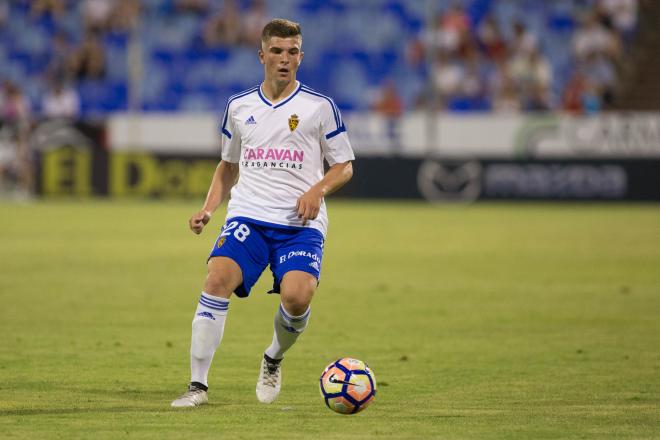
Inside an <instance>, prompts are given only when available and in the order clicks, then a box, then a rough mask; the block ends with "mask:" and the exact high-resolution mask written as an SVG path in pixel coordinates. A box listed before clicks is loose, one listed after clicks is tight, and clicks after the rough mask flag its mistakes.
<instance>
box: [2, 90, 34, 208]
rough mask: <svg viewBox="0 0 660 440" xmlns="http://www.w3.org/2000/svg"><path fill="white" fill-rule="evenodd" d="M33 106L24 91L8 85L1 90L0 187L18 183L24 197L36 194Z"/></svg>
mask: <svg viewBox="0 0 660 440" xmlns="http://www.w3.org/2000/svg"><path fill="white" fill-rule="evenodd" d="M30 114H31V110H30V102H29V101H28V100H27V98H26V97H25V95H24V94H23V92H22V91H21V89H20V88H19V87H18V86H17V85H16V84H14V83H13V82H11V81H7V80H6V81H4V82H3V84H2V89H1V90H0V124H1V128H2V136H1V137H2V139H1V140H0V185H2V186H4V184H6V183H7V180H13V181H15V182H17V183H18V187H19V190H20V192H21V193H22V195H23V196H26V197H27V196H29V194H31V190H32V180H33V179H32V157H31V154H30V150H29V144H28V134H29V129H30Z"/></svg>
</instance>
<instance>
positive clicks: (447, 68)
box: [433, 51, 465, 103]
mask: <svg viewBox="0 0 660 440" xmlns="http://www.w3.org/2000/svg"><path fill="white" fill-rule="evenodd" d="M464 74H465V69H464V68H463V64H462V63H461V61H460V60H459V59H458V57H456V56H450V55H449V54H447V53H446V52H444V51H441V52H440V53H439V57H438V59H437V60H436V63H435V66H433V84H434V86H435V89H436V93H437V95H438V96H439V97H440V99H441V100H442V101H443V102H445V103H446V102H447V101H448V100H450V99H452V98H454V97H455V96H457V95H458V94H459V93H460V91H461V87H462V84H463V77H464Z"/></svg>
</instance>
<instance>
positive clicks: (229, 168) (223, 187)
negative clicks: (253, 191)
mask: <svg viewBox="0 0 660 440" xmlns="http://www.w3.org/2000/svg"><path fill="white" fill-rule="evenodd" d="M237 180H238V164H237V163H232V162H226V161H224V160H221V161H220V163H219V164H218V166H217V167H216V169H215V173H213V179H212V180H211V186H210V187H209V192H208V193H207V194H206V201H205V202H204V206H203V207H202V209H201V210H200V211H198V212H196V213H195V214H193V215H192V217H190V220H189V221H188V224H189V225H190V229H191V230H192V231H193V232H194V233H195V234H199V233H201V232H202V229H204V226H205V225H206V224H207V223H208V222H209V220H211V216H212V215H213V213H214V212H215V210H216V209H218V206H220V204H222V202H224V201H225V200H227V197H229V191H230V190H231V187H232V186H234V184H236V181H237Z"/></svg>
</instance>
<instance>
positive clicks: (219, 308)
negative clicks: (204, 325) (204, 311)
mask: <svg viewBox="0 0 660 440" xmlns="http://www.w3.org/2000/svg"><path fill="white" fill-rule="evenodd" d="M199 303H200V304H201V305H203V306H204V307H208V308H209V309H213V310H218V311H221V312H226V311H227V310H229V305H227V306H218V305H216V304H211V303H207V302H205V301H204V298H200V299H199Z"/></svg>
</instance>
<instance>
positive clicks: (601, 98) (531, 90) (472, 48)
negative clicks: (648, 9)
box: [408, 0, 637, 113]
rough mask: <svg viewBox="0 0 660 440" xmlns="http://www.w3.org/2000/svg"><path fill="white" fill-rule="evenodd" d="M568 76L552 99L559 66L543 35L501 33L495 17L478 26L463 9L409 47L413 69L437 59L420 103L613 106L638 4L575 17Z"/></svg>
mask: <svg viewBox="0 0 660 440" xmlns="http://www.w3.org/2000/svg"><path fill="white" fill-rule="evenodd" d="M576 18H577V20H578V23H579V24H578V26H577V28H576V29H575V30H574V31H573V33H572V37H571V39H570V47H567V48H565V49H564V50H566V51H570V52H571V55H572V63H571V66H570V77H569V79H568V81H567V82H566V83H565V87H564V89H563V90H561V93H557V94H556V95H553V93H552V92H553V91H552V84H553V74H554V71H553V66H552V64H551V62H550V61H549V59H548V56H547V55H546V54H545V53H544V44H543V42H541V39H540V37H541V36H539V35H537V34H536V33H534V32H533V31H532V30H530V29H529V28H527V27H526V25H525V23H524V22H523V21H521V20H519V19H516V20H514V21H513V22H512V23H511V26H510V28H509V29H502V27H501V25H500V23H499V22H498V21H497V20H496V18H495V17H494V16H492V15H486V16H485V17H483V19H482V20H481V21H480V22H479V23H476V24H475V23H471V21H470V17H469V16H468V14H467V13H466V11H465V8H463V7H462V6H460V5H458V4H457V5H455V6H454V7H452V8H451V9H450V10H448V11H447V12H445V13H443V14H440V15H439V16H438V17H437V18H436V19H435V20H434V23H433V27H432V28H431V29H430V30H428V31H424V32H423V33H422V34H421V35H420V37H419V38H417V39H416V40H414V41H413V42H412V43H411V44H410V47H409V50H408V61H409V62H410V63H412V64H413V65H419V64H424V63H427V62H428V60H429V59H430V60H431V65H432V67H431V71H430V80H429V86H428V89H427V90H425V91H424V93H422V94H420V96H419V100H418V101H417V102H416V103H415V104H416V105H417V106H430V105H433V106H436V107H439V108H445V109H446V108H447V107H450V108H454V109H461V108H467V109H476V110H494V111H504V112H517V111H544V110H551V109H563V110H568V111H572V112H585V113H594V112H598V111H600V110H601V109H603V108H611V106H612V104H613V96H614V92H615V87H616V86H617V79H618V75H617V72H618V69H619V67H620V66H621V62H622V61H623V59H624V57H623V50H624V48H629V47H630V45H631V42H632V39H633V36H634V33H635V29H636V26H637V2H636V0H600V1H597V2H594V4H593V5H585V7H584V8H583V9H581V10H579V15H578V16H577V17H576Z"/></svg>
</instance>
